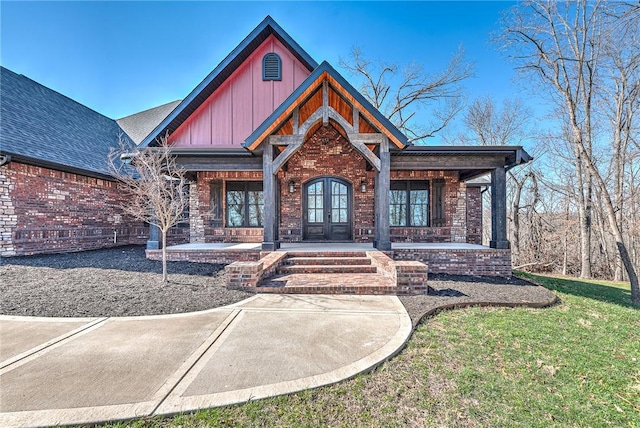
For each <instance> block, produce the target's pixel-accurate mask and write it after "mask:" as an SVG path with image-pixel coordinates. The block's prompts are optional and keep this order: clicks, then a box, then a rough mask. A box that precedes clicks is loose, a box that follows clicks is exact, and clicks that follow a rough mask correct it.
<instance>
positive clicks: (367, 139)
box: [349, 133, 387, 144]
mask: <svg viewBox="0 0 640 428" xmlns="http://www.w3.org/2000/svg"><path fill="white" fill-rule="evenodd" d="M385 140H387V137H386V135H384V134H358V133H353V134H349V141H358V142H360V143H362V144H382V142H383V141H385Z"/></svg>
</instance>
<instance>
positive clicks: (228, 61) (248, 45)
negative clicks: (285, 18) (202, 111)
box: [140, 16, 318, 147]
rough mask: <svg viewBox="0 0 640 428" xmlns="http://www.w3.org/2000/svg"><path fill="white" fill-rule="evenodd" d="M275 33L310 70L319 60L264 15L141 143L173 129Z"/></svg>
mask: <svg viewBox="0 0 640 428" xmlns="http://www.w3.org/2000/svg"><path fill="white" fill-rule="evenodd" d="M270 35H274V36H275V37H276V38H277V39H278V40H279V41H280V42H281V43H282V44H283V45H284V46H285V47H286V48H287V49H289V51H290V52H291V53H292V54H293V55H294V56H295V57H296V58H297V59H298V60H299V61H300V62H301V63H302V64H303V65H304V66H305V67H307V68H308V69H309V71H311V70H313V69H314V68H316V67H317V65H318V63H317V62H316V61H315V60H314V59H313V58H311V56H310V55H309V54H308V53H307V52H306V51H305V50H304V49H302V48H301V47H300V45H298V43H297V42H296V41H295V40H293V39H292V38H291V36H289V35H288V34H287V33H286V32H285V31H284V30H283V29H282V27H280V26H279V25H278V24H277V23H276V21H274V20H273V18H271V17H270V16H267V17H266V18H265V19H264V20H263V21H262V22H261V23H260V24H259V25H258V26H257V27H256V28H255V29H254V30H253V31H252V32H251V33H249V35H248V36H247V37H245V39H244V40H243V41H242V42H240V44H239V45H238V46H236V48H235V49H234V50H233V51H231V53H230V54H229V55H227V57H226V58H225V59H224V60H222V62H221V63H220V64H218V66H217V67H216V68H214V69H213V71H212V72H211V73H209V75H208V76H207V77H205V79H204V80H203V81H202V82H200V84H198V86H196V87H195V88H194V89H193V91H191V93H190V94H189V95H187V97H186V98H185V99H184V100H182V102H181V103H180V104H179V105H178V106H177V107H176V108H175V109H174V110H173V111H172V112H171V114H169V116H167V117H166V118H165V119H164V120H163V121H162V122H161V123H160V124H159V125H158V126H156V127H155V128H154V129H153V131H152V132H151V133H150V134H149V135H147V136H146V138H144V139H143V140H142V142H141V143H140V147H146V146H147V145H149V144H151V143H153V142H154V141H155V139H156V138H157V137H158V136H160V135H163V134H164V133H165V132H166V131H169V133H172V132H173V131H175V130H176V129H178V127H179V126H180V125H181V124H182V123H183V122H184V121H185V120H187V118H188V117H189V116H191V114H192V113H193V112H195V111H196V109H197V108H198V107H200V105H202V103H204V102H205V101H206V100H207V99H208V98H209V96H210V95H211V94H212V93H213V92H214V91H215V90H216V89H217V88H218V87H219V86H220V85H222V83H224V81H225V80H226V79H227V78H228V77H229V76H231V74H232V73H233V72H234V71H235V70H236V69H237V68H238V67H239V66H240V65H241V64H242V63H243V62H244V61H245V60H246V59H247V58H248V57H249V56H250V55H251V53H252V52H253V51H254V50H255V49H256V48H258V47H259V46H260V44H262V42H264V41H265V40H266V39H267V37H269V36H270Z"/></svg>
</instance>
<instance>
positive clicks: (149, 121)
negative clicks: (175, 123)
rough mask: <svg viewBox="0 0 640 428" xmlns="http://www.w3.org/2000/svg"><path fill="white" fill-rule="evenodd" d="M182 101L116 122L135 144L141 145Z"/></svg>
mask: <svg viewBox="0 0 640 428" xmlns="http://www.w3.org/2000/svg"><path fill="white" fill-rule="evenodd" d="M181 101H182V100H177V101H172V102H170V103H167V104H163V105H161V106H158V107H154V108H150V109H149V110H145V111H141V112H140V113H135V114H132V115H130V116H126V117H123V118H120V119H117V120H116V122H117V123H118V125H120V127H121V128H122V129H124V131H125V132H126V133H127V135H129V137H130V138H131V139H132V140H133V142H134V143H136V144H140V143H141V142H142V140H144V138H145V137H146V136H147V135H149V133H150V132H151V131H153V130H154V129H155V128H156V126H158V125H159V124H160V122H162V120H163V119H164V118H165V117H167V116H168V115H169V113H171V112H172V111H173V109H175V108H176V106H177V105H178V104H180V102H181Z"/></svg>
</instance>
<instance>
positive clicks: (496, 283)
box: [400, 275, 556, 328]
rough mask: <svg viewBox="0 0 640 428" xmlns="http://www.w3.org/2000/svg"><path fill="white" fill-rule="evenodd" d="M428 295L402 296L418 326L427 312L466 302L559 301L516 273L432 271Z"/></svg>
mask: <svg viewBox="0 0 640 428" xmlns="http://www.w3.org/2000/svg"><path fill="white" fill-rule="evenodd" d="M429 286H430V287H431V288H432V289H433V292H430V293H429V294H428V295H421V296H400V301H401V302H402V304H403V305H404V307H405V308H406V309H407V312H408V313H409V316H410V317H411V322H412V323H413V327H414V328H415V327H416V326H417V325H418V324H419V323H420V321H421V320H422V319H423V318H424V317H425V316H430V315H432V314H434V313H436V312H437V311H438V310H441V309H444V308H451V307H464V306H508V307H516V306H528V307H543V306H549V305H551V304H553V303H555V302H556V295H555V294H553V293H552V292H551V291H549V290H547V289H546V288H544V287H540V286H538V285H534V284H532V283H530V282H528V281H525V280H522V279H519V278H516V277H512V278H499V277H486V276H485V277H474V276H459V275H429Z"/></svg>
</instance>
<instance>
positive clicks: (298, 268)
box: [276, 265, 377, 274]
mask: <svg viewBox="0 0 640 428" xmlns="http://www.w3.org/2000/svg"><path fill="white" fill-rule="evenodd" d="M276 272H277V273H281V274H291V273H319V274H332V273H345V274H348V273H376V272H377V268H376V267H375V266H371V265H284V266H279V267H278V268H277V270H276Z"/></svg>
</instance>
